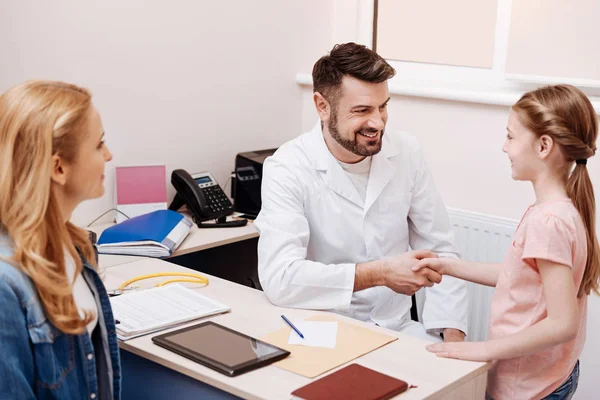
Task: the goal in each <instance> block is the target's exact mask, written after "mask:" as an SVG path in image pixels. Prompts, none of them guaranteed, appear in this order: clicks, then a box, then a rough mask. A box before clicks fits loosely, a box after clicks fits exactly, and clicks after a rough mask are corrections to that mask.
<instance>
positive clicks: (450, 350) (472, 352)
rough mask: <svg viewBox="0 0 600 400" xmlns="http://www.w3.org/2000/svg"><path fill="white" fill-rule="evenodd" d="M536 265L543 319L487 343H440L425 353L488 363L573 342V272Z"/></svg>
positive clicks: (562, 267) (546, 264)
mask: <svg viewBox="0 0 600 400" xmlns="http://www.w3.org/2000/svg"><path fill="white" fill-rule="evenodd" d="M536 261H537V266H538V268H539V271H540V275H541V278H542V285H543V290H544V299H545V300H546V309H547V316H546V318H544V319H543V320H541V321H540V322H538V323H536V324H535V325H532V326H530V327H529V328H526V329H524V330H523V331H521V332H519V333H515V334H512V335H509V336H505V337H503V338H499V339H495V340H490V341H489V342H478V343H441V344H439V345H438V344H436V345H432V346H428V349H429V350H430V351H432V352H434V353H436V354H437V355H439V356H441V357H450V358H460V359H464V360H475V361H489V360H501V359H510V358H515V357H521V356H526V355H528V354H533V353H537V352H539V351H543V350H546V349H549V348H551V347H553V346H556V345H558V344H562V343H565V342H568V341H570V340H572V339H574V338H575V337H576V335H577V331H578V329H579V319H578V318H579V311H580V310H579V309H578V306H577V290H576V288H575V284H574V283H573V271H572V269H571V268H570V267H568V266H566V265H561V264H557V263H554V262H551V261H546V260H540V259H536ZM460 345H462V346H460Z"/></svg>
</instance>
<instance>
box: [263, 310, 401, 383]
mask: <svg viewBox="0 0 600 400" xmlns="http://www.w3.org/2000/svg"><path fill="white" fill-rule="evenodd" d="M307 321H334V322H338V332H337V339H336V346H335V348H333V349H329V348H324V347H309V346H302V345H293V344H288V338H289V336H290V331H291V328H290V327H285V328H282V329H280V330H278V331H276V332H273V333H270V334H268V335H266V336H264V337H262V338H261V339H262V340H264V341H265V342H267V343H271V344H273V345H275V346H278V347H281V348H283V349H286V350H288V351H290V352H291V353H292V354H290V355H289V356H288V357H286V358H284V359H283V360H281V361H278V362H276V363H274V364H273V365H274V366H276V367H279V368H282V369H285V370H288V371H290V372H294V373H296V374H300V375H303V376H306V377H307V378H314V377H316V376H319V375H321V374H322V373H325V372H327V371H330V370H332V369H334V368H336V367H338V366H340V365H342V364H345V363H347V362H348V361H352V360H354V359H355V358H358V357H360V356H362V355H363V354H367V353H369V352H371V351H373V350H375V349H378V348H379V347H381V346H385V345H386V344H388V343H390V342H393V341H394V340H397V339H398V338H396V337H394V336H390V335H386V334H384V333H380V332H377V331H375V330H374V329H369V328H368V327H365V326H361V325H358V324H354V323H351V322H344V321H341V320H339V319H337V318H335V317H333V316H330V315H314V316H312V317H310V318H308V319H307Z"/></svg>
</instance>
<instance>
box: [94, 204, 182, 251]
mask: <svg viewBox="0 0 600 400" xmlns="http://www.w3.org/2000/svg"><path fill="white" fill-rule="evenodd" d="M191 227H192V223H191V221H189V220H188V219H187V218H185V217H184V216H183V215H181V214H180V213H178V212H175V211H171V210H158V211H153V212H151V213H148V214H144V215H140V216H138V217H134V218H130V219H128V220H126V221H123V222H121V223H119V224H116V225H114V226H111V227H110V228H107V229H106V230H104V232H102V234H101V235H100V238H99V239H98V243H97V248H98V252H99V253H101V254H126V255H138V256H149V257H166V256H170V255H171V254H173V251H174V250H175V249H177V247H178V246H179V245H180V244H181V242H182V241H183V239H185V237H186V236H187V234H188V233H189V232H190V229H191Z"/></svg>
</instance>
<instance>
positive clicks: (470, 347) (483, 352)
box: [426, 342, 494, 361]
mask: <svg viewBox="0 0 600 400" xmlns="http://www.w3.org/2000/svg"><path fill="white" fill-rule="evenodd" d="M489 344H490V342H446V343H436V344H430V345H429V346H427V347H426V348H427V350H429V351H430V352H432V353H434V354H435V355H436V356H438V357H444V358H456V359H458V360H468V361H491V360H494V356H493V354H492V352H491V351H490V347H491V346H490V345H489Z"/></svg>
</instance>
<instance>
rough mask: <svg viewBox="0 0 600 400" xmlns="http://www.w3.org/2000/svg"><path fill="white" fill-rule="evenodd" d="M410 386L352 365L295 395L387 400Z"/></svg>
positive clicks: (309, 398) (322, 399)
mask: <svg viewBox="0 0 600 400" xmlns="http://www.w3.org/2000/svg"><path fill="white" fill-rule="evenodd" d="M407 389H408V384H407V383H406V382H404V381H402V380H400V379H396V378H392V377H391V376H388V375H384V374H382V373H380V372H377V371H373V370H372V369H370V368H366V367H363V366H362V365H358V364H350V365H348V366H347V367H344V368H342V369H340V370H338V371H336V372H334V373H332V374H329V375H327V376H325V377H323V378H321V379H318V380H316V381H314V382H312V383H309V384H308V385H306V386H302V387H301V388H300V389H296V390H295V391H293V392H292V395H293V396H296V397H297V398H300V399H303V400H338V399H339V400H385V399H390V398H392V397H394V396H396V395H397V394H400V393H402V392H404V391H406V390H407Z"/></svg>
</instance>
